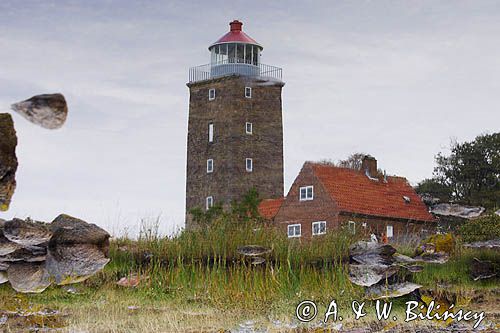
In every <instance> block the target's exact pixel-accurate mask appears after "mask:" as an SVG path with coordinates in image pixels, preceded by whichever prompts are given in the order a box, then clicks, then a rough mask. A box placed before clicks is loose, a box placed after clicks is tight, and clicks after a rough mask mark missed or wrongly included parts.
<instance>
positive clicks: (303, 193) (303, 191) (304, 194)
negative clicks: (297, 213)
mask: <svg viewBox="0 0 500 333" xmlns="http://www.w3.org/2000/svg"><path fill="white" fill-rule="evenodd" d="M313 188H314V186H312V185H311V186H303V187H301V188H300V191H299V192H300V196H299V200H300V201H306V200H312V199H313V197H314V193H313V192H314V190H313Z"/></svg>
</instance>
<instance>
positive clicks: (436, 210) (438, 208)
mask: <svg viewBox="0 0 500 333" xmlns="http://www.w3.org/2000/svg"><path fill="white" fill-rule="evenodd" d="M430 211H431V213H432V214H436V215H443V216H454V217H461V218H464V219H473V218H476V217H479V216H481V214H482V213H484V211H485V208H484V207H475V206H462V205H458V204H452V203H440V204H437V205H434V206H432V207H431V209H430Z"/></svg>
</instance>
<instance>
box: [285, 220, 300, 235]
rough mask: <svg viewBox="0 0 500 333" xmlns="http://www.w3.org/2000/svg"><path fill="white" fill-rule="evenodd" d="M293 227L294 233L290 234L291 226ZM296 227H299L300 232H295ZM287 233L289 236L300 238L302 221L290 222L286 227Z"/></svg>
mask: <svg viewBox="0 0 500 333" xmlns="http://www.w3.org/2000/svg"><path fill="white" fill-rule="evenodd" d="M292 227H293V235H291V236H290V228H292ZM295 227H299V234H298V235H296V234H295ZM286 234H287V236H288V238H298V237H301V236H302V225H301V224H300V223H297V224H289V225H288V226H287V229H286Z"/></svg>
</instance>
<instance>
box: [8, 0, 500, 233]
mask: <svg viewBox="0 0 500 333" xmlns="http://www.w3.org/2000/svg"><path fill="white" fill-rule="evenodd" d="M233 19H239V20H241V21H243V23H244V25H243V30H244V31H245V32H246V33H247V34H249V35H250V36H251V37H253V38H254V39H255V40H257V41H258V42H259V43H260V44H261V45H263V46H264V51H263V53H262V62H263V63H265V64H269V65H274V66H278V67H282V68H283V77H284V81H285V83H286V85H285V87H284V89H283V95H282V97H283V118H284V149H285V193H286V192H287V191H288V189H289V187H290V185H291V183H292V182H293V180H294V178H295V177H296V176H297V174H298V172H299V170H300V168H301V166H302V164H303V163H304V161H306V160H312V161H315V160H324V159H329V160H333V161H338V160H340V159H343V158H346V157H347V156H348V155H350V154H351V153H355V152H365V153H369V154H371V155H373V156H375V157H376V158H377V160H378V164H379V167H380V168H381V169H385V170H387V173H388V174H394V175H400V176H405V177H407V178H408V180H409V181H410V182H411V183H412V184H416V183H418V182H419V181H421V180H422V179H424V178H427V177H430V176H432V171H433V167H434V155H435V154H437V153H438V152H440V151H443V152H446V151H447V148H448V147H449V144H450V142H451V140H458V141H468V140H472V139H474V138H475V137H476V136H477V135H479V134H483V133H493V132H496V131H498V129H499V128H500V112H499V105H500V93H499V92H500V43H499V36H500V3H499V2H498V1H487V0H471V1H383V0H377V1H331V0H329V1H307V2H306V1H304V2H299V1H296V2H291V1H251V2H248V1H218V0H213V1H210V2H206V1H125V0H120V1H114V0H107V1H94V0H90V1H89V0H74V1H49V0H43V1H22V0H12V1H11V0H2V1H0V112H9V108H10V105H11V104H12V103H14V102H17V101H20V100H24V99H26V98H29V97H31V96H33V95H37V94H42V93H55V92H60V93H63V94H64V95H65V96H66V99H67V101H68V105H69V116H68V120H67V122H66V124H65V126H64V127H63V128H61V129H59V130H46V129H43V128H40V127H37V126H36V125H33V124H31V123H29V122H27V121H26V120H25V119H24V118H22V117H21V116H19V115H17V114H13V117H14V121H15V127H16V131H17V136H18V147H17V157H18V160H19V168H18V171H17V183H18V186H17V189H16V192H15V194H14V197H13V200H12V204H11V208H10V210H9V211H7V212H2V213H0V218H3V219H10V218H12V217H14V216H16V217H21V218H25V217H31V218H33V219H36V220H41V221H47V222H50V221H52V220H53V219H54V218H55V217H56V216H57V215H59V214H60V213H66V214H70V215H73V216H76V217H79V218H82V219H84V220H86V221H88V222H92V223H96V224H98V225H100V226H102V227H104V228H106V229H107V230H108V231H110V232H111V233H112V234H113V235H115V236H120V235H129V236H136V235H137V234H138V232H139V231H140V230H141V228H144V226H146V227H151V226H152V225H155V221H159V223H158V225H159V232H160V233H162V234H170V233H173V232H176V231H178V230H179V229H180V228H182V227H183V226H184V205H185V203H184V200H185V174H186V170H185V168H186V135H187V116H188V101H189V91H188V88H187V87H186V82H187V80H188V69H189V67H193V66H197V65H202V64H206V63H208V62H209V60H210V58H209V52H208V49H207V47H208V46H209V45H210V44H211V43H213V42H214V41H215V40H217V39H218V38H219V37H220V36H222V35H224V34H225V33H226V32H227V31H228V29H229V26H228V23H229V22H230V21H232V20H233Z"/></svg>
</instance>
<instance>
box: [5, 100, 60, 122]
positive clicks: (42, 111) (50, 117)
mask: <svg viewBox="0 0 500 333" xmlns="http://www.w3.org/2000/svg"><path fill="white" fill-rule="evenodd" d="M11 108H12V110H14V111H16V112H17V113H19V114H20V115H21V116H23V117H24V118H26V119H27V120H28V121H30V122H32V123H33V124H37V125H40V126H41V127H43V128H48V129H57V128H60V127H61V126H62V125H64V123H65V122H66V118H67V116H68V105H67V104H66V99H65V98H64V96H63V95H62V94H45V95H37V96H33V97H31V98H30V99H27V100H25V101H22V102H19V103H15V104H12V105H11Z"/></svg>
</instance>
